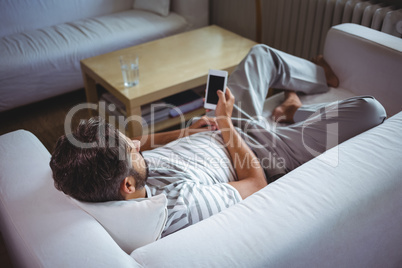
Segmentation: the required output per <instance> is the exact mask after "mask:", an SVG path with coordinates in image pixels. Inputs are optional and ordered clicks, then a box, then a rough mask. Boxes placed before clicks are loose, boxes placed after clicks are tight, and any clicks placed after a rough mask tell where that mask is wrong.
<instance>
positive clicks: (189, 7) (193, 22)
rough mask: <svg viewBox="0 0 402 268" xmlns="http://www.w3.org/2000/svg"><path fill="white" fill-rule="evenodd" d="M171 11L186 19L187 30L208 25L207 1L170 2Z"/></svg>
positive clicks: (175, 0)
mask: <svg viewBox="0 0 402 268" xmlns="http://www.w3.org/2000/svg"><path fill="white" fill-rule="evenodd" d="M171 11H173V12H175V13H177V14H179V15H181V16H183V17H184V18H185V19H186V21H187V23H188V30H192V29H196V28H200V27H203V26H207V25H208V24H209V1H208V0H172V3H171Z"/></svg>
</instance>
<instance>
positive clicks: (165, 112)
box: [100, 92, 170, 125]
mask: <svg viewBox="0 0 402 268" xmlns="http://www.w3.org/2000/svg"><path fill="white" fill-rule="evenodd" d="M100 101H104V102H105V103H106V106H107V107H108V108H107V111H108V113H110V114H111V115H114V116H124V117H126V116H127V113H126V110H125V107H124V104H123V103H122V102H120V101H119V100H118V99H117V98H116V97H114V96H113V95H112V94H110V93H108V92H107V93H104V94H102V96H101V98H100ZM110 104H114V105H115V107H116V109H110V106H109V105H110ZM169 110H170V108H169V107H167V106H166V103H165V102H163V101H158V102H155V103H151V104H148V105H144V106H143V107H141V113H142V119H143V120H144V121H145V122H146V124H148V125H149V124H151V123H156V122H160V121H162V120H165V119H168V118H169ZM144 124H145V123H144V122H143V125H144Z"/></svg>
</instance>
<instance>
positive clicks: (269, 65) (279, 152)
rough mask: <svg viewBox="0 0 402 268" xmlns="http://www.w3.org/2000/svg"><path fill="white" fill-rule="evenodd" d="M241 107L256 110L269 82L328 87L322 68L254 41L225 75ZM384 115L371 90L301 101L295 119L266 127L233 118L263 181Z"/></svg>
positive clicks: (308, 89) (305, 88)
mask: <svg viewBox="0 0 402 268" xmlns="http://www.w3.org/2000/svg"><path fill="white" fill-rule="evenodd" d="M228 87H229V88H230V89H231V91H232V92H233V94H234V95H235V97H236V102H237V105H238V106H239V107H241V110H243V111H244V112H246V113H247V114H249V115H250V116H252V117H258V116H261V115H262V109H263V105H264V100H265V97H266V95H267V92H268V89H269V88H270V87H274V88H281V89H288V90H295V91H299V92H303V93H306V94H312V93H321V92H326V91H327V90H328V86H327V84H326V79H325V73H324V70H323V69H322V68H321V67H319V66H317V65H315V64H313V63H311V62H309V61H306V60H304V59H301V58H298V57H295V56H292V55H289V54H286V53H284V52H281V51H278V50H275V49H272V48H270V47H268V46H265V45H257V46H255V47H253V48H252V49H251V51H250V52H249V54H248V55H247V56H246V58H245V59H244V60H243V61H242V62H241V63H240V64H239V66H238V67H237V68H236V70H235V71H234V72H233V73H232V75H231V76H230V77H229V80H228ZM385 118H386V113H385V109H384V108H383V106H382V105H381V104H380V103H379V102H378V101H377V100H375V99H374V98H373V97H371V96H360V97H353V98H349V99H346V100H342V101H337V102H332V103H320V104H314V105H306V106H302V107H301V108H299V109H298V110H297V111H296V114H295V116H294V120H295V123H294V124H290V125H287V126H282V127H274V128H270V129H267V127H264V126H262V125H261V124H260V123H259V122H258V121H257V120H249V119H245V118H244V117H243V118H233V122H234V123H235V125H236V126H237V127H238V131H239V132H240V133H241V134H242V136H243V138H244V139H245V141H246V142H247V144H248V145H249V146H250V148H251V149H252V150H253V151H254V153H255V154H256V155H257V157H258V158H259V160H260V162H261V164H262V166H263V167H264V170H265V175H266V177H267V180H268V182H271V181H274V180H275V179H277V178H278V177H280V176H282V175H283V174H285V173H287V172H289V171H290V170H293V169H295V168H296V167H298V166H300V165H301V164H303V163H305V162H307V161H308V160H310V159H312V158H314V157H316V156H318V155H319V154H321V153H323V152H325V151H326V150H328V149H330V148H332V147H334V146H336V145H338V144H340V143H341V142H343V141H345V140H347V139H349V138H351V137H353V136H356V135H358V134H360V133H362V132H364V131H366V130H368V129H370V128H372V127H374V126H377V125H378V124H380V123H382V122H383V121H384V119H385Z"/></svg>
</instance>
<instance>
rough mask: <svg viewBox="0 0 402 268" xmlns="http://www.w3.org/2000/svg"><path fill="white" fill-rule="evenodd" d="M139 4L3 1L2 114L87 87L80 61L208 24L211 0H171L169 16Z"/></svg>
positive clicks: (0, 42) (0, 34)
mask: <svg viewBox="0 0 402 268" xmlns="http://www.w3.org/2000/svg"><path fill="white" fill-rule="evenodd" d="M137 1H142V2H143V1H145V2H146V0H137ZM158 2H160V1H158ZM165 2H169V0H165ZM134 4H135V2H134V0H119V1H110V0H69V1H63V0H56V1H39V0H4V1H0V112H1V111H5V110H9V109H12V108H15V107H18V106H21V105H25V104H29V103H32V102H36V101H39V100H43V99H46V98H49V97H53V96H57V95H60V94H63V93H66V92H70V91H73V90H77V89H79V88H82V87H83V79H82V76H81V70H80V63H79V62H80V60H81V59H84V58H88V57H92V56H95V55H99V54H103V53H106V52H110V51H114V50H118V49H121V48H124V47H129V46H133V45H136V44H139V43H144V42H147V41H151V40H155V39H158V38H162V37H165V36H169V35H172V34H176V33H179V32H183V31H187V30H191V29H195V28H198V27H202V26H206V25H208V23H209V21H208V14H209V9H208V0H171V1H170V12H169V14H168V15H166V14H163V15H161V14H159V13H155V12H151V11H154V10H153V9H151V10H150V9H147V10H144V9H138V6H136V8H133V7H134ZM140 7H141V6H140ZM154 7H155V9H156V7H157V6H154ZM156 10H157V9H156ZM165 15H166V16H165Z"/></svg>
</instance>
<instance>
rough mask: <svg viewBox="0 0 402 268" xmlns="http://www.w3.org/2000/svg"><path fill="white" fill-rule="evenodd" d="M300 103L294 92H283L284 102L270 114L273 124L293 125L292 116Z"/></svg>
mask: <svg viewBox="0 0 402 268" xmlns="http://www.w3.org/2000/svg"><path fill="white" fill-rule="evenodd" d="M301 106H302V103H301V101H300V99H299V96H297V94H296V92H294V91H285V100H284V101H283V102H282V104H281V105H279V106H278V107H276V108H275V109H274V111H273V112H272V116H273V117H274V119H275V122H278V123H294V120H293V116H294V115H295V113H296V111H297V109H299V108H300V107H301Z"/></svg>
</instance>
